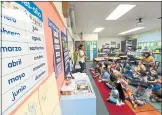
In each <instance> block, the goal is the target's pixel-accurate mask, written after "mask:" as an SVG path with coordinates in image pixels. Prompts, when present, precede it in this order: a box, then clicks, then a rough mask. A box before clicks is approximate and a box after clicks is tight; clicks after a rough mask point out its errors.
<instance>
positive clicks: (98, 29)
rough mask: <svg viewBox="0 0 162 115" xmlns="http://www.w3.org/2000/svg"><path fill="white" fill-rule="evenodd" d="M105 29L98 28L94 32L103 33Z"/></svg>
mask: <svg viewBox="0 0 162 115" xmlns="http://www.w3.org/2000/svg"><path fill="white" fill-rule="evenodd" d="M103 29H104V28H103V27H100V28H96V29H95V30H94V31H93V32H101V31H102V30H103Z"/></svg>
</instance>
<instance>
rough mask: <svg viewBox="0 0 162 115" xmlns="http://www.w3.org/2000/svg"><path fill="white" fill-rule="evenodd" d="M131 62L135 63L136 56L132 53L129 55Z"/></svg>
mask: <svg viewBox="0 0 162 115" xmlns="http://www.w3.org/2000/svg"><path fill="white" fill-rule="evenodd" d="M129 62H130V63H131V64H135V57H133V56H132V55H129Z"/></svg>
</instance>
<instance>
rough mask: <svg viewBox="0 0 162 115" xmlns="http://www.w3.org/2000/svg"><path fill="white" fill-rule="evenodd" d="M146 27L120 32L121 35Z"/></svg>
mask: <svg viewBox="0 0 162 115" xmlns="http://www.w3.org/2000/svg"><path fill="white" fill-rule="evenodd" d="M144 28H145V27H137V28H134V29H130V30H128V31H125V32H122V33H119V34H120V35H123V34H127V33H130V32H134V31H137V30H141V29H144Z"/></svg>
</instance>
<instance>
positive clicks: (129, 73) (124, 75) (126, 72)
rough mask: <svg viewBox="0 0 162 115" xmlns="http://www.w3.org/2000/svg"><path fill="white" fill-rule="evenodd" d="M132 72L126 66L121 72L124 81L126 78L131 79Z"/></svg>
mask: <svg viewBox="0 0 162 115" xmlns="http://www.w3.org/2000/svg"><path fill="white" fill-rule="evenodd" d="M133 76H134V75H133V72H132V71H131V67H130V66H126V67H125V69H124V72H123V77H125V78H126V79H128V78H133Z"/></svg>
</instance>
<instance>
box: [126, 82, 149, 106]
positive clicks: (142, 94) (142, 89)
mask: <svg viewBox="0 0 162 115" xmlns="http://www.w3.org/2000/svg"><path fill="white" fill-rule="evenodd" d="M128 99H129V100H130V102H131V103H132V104H133V107H134V108H137V105H140V106H143V105H145V104H147V103H148V102H149V91H148V90H147V85H146V84H145V83H143V82H140V83H139V85H138V87H137V90H136V92H135V93H134V94H132V93H129V95H128Z"/></svg>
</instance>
